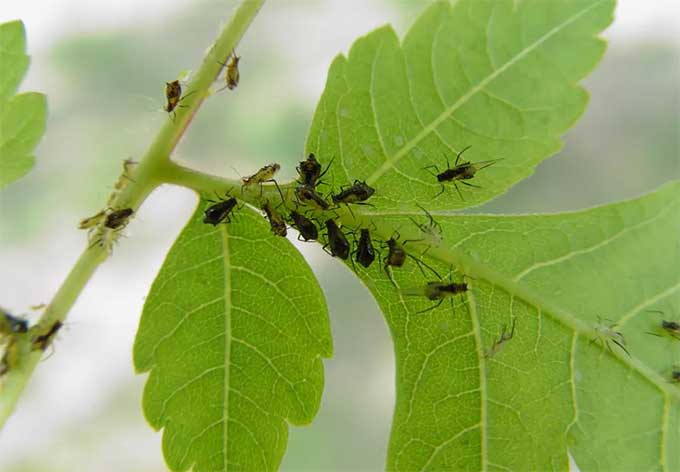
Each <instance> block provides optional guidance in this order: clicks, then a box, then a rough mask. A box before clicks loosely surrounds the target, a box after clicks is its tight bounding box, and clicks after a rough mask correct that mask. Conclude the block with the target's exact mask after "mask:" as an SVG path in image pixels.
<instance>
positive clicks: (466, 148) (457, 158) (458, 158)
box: [447, 144, 472, 166]
mask: <svg viewBox="0 0 680 472" xmlns="http://www.w3.org/2000/svg"><path fill="white" fill-rule="evenodd" d="M471 147H472V144H470V145H469V146H467V147H465V148H463V150H462V151H460V152H459V153H458V155H457V156H456V162H455V164H454V165H456V166H457V165H458V161H460V156H462V155H463V153H464V152H465V151H467V150H468V149H470V148H471ZM447 163H448V162H447Z"/></svg>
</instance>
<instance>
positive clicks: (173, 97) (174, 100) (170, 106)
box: [164, 80, 182, 113]
mask: <svg viewBox="0 0 680 472" xmlns="http://www.w3.org/2000/svg"><path fill="white" fill-rule="evenodd" d="M165 98H166V100H167V101H168V103H167V104H166V105H165V107H164V110H165V111H167V112H168V113H172V112H173V111H175V108H177V105H179V101H180V100H181V98H182V86H181V85H180V84H179V80H173V81H172V82H166V83H165Z"/></svg>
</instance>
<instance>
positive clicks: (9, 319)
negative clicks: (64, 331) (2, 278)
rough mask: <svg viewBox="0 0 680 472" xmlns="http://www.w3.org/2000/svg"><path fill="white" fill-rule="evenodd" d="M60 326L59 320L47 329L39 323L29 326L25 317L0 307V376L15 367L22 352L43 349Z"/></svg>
mask: <svg viewBox="0 0 680 472" xmlns="http://www.w3.org/2000/svg"><path fill="white" fill-rule="evenodd" d="M61 326H62V322H61V321H55V322H54V323H53V324H52V325H51V326H50V327H49V328H48V329H47V330H45V329H43V328H42V327H41V326H40V325H39V324H36V325H33V326H29V323H28V321H27V320H26V319H24V318H21V317H18V316H14V315H12V314H11V313H9V312H8V311H7V310H4V309H2V308H0V351H1V352H2V355H1V356H0V376H3V375H5V374H6V373H7V372H9V371H10V370H12V369H13V368H15V367H16V366H17V365H18V363H19V359H20V357H21V355H22V354H23V353H27V352H28V351H35V350H41V351H45V350H46V349H47V347H48V346H49V345H50V344H51V343H52V341H53V340H54V336H55V335H56V333H57V331H59V328H61Z"/></svg>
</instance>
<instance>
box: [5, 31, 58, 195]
mask: <svg viewBox="0 0 680 472" xmlns="http://www.w3.org/2000/svg"><path fill="white" fill-rule="evenodd" d="M28 64H29V57H28V56H27V55H26V32H25V31H24V25H23V23H22V22H21V21H12V22H9V23H3V24H0V66H1V68H2V74H0V188H1V187H4V186H5V185H7V184H9V183H11V182H14V181H15V180H17V179H19V178H20V177H22V176H24V175H25V174H26V173H27V172H28V171H29V170H31V168H32V167H33V165H34V162H35V158H34V157H33V155H32V154H31V153H32V151H33V148H35V146H36V145H37V144H38V142H39V141H40V138H41V137H42V135H43V133H44V132H45V122H46V119H47V102H46V99H45V96H44V95H43V94H41V93H35V92H28V93H22V94H19V95H15V93H16V91H17V88H18V87H19V84H20V83H21V79H22V78H23V77H24V75H25V74H26V71H27V70H28Z"/></svg>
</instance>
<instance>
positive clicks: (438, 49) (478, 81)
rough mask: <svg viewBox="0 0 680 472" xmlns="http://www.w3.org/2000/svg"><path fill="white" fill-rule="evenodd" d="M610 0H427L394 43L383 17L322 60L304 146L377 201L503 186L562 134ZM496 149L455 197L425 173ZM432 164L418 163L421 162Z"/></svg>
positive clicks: (472, 194)
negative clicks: (322, 82)
mask: <svg viewBox="0 0 680 472" xmlns="http://www.w3.org/2000/svg"><path fill="white" fill-rule="evenodd" d="M613 6H614V1H613V0H576V1H565V0H559V1H558V0H551V1H549V2H548V1H544V0H526V1H521V2H517V1H512V0H507V1H506V0H498V1H477V0H461V1H459V2H456V3H455V5H454V6H453V7H452V6H451V5H449V3H448V2H436V3H435V4H433V5H432V6H431V7H430V8H429V9H427V10H426V11H425V13H424V14H422V15H421V16H420V17H419V18H418V20H417V21H416V22H415V24H414V25H413V27H412V28H411V30H410V31H409V33H408V34H407V35H406V38H405V39H404V41H403V44H401V45H400V43H399V40H398V38H397V36H396V34H395V32H394V31H393V30H392V28H391V27H389V26H386V27H383V28H380V29H378V30H376V31H374V32H372V33H370V34H368V35H366V36H365V37H363V38H361V39H359V40H357V41H356V42H355V43H354V45H353V46H352V48H351V50H350V52H349V57H347V58H345V57H344V56H342V55H340V56H338V57H337V58H336V59H335V61H334V62H333V64H332V66H331V69H330V72H329V77H328V81H327V84H326V88H325V90H324V94H323V96H322V98H321V100H320V103H319V105H318V107H317V110H316V114H315V116H314V121H313V124H312V127H311V131H310V133H309V136H308V140H307V149H308V151H310V152H314V153H316V155H317V157H321V158H322V160H323V161H325V162H329V161H330V160H331V159H334V160H333V165H332V168H331V172H329V177H328V180H330V181H331V182H332V183H334V184H335V185H339V184H344V183H348V182H352V181H353V180H354V179H359V180H364V179H365V180H366V181H367V182H368V183H369V184H370V185H374V186H375V187H376V189H377V191H376V194H375V196H374V197H373V202H374V203H375V204H377V205H379V206H380V207H382V208H392V209H400V208H401V209H415V208H417V207H416V206H415V205H416V204H418V203H419V204H426V205H427V207H428V208H431V209H453V208H463V207H467V206H471V205H478V204H480V203H482V202H485V201H487V200H489V199H491V198H493V197H495V196H497V195H500V194H502V193H504V192H505V191H507V190H508V188H510V186H512V185H513V184H515V183H517V182H518V181H520V180H521V179H524V178H526V177H527V176H528V175H530V174H531V173H532V172H533V168H534V167H535V166H536V165H537V164H538V163H540V162H541V161H542V160H543V159H545V158H546V157H548V156H550V155H552V154H554V153H556V152H557V151H558V150H559V149H560V148H561V146H562V143H561V141H560V139H559V136H560V135H561V134H563V133H564V132H565V131H566V130H567V128H569V127H570V126H571V125H572V124H573V123H574V122H575V121H576V120H577V119H578V117H579V116H580V115H581V114H582V113H583V110H584V109H585V105H586V103H587V94H586V92H585V91H584V90H583V89H582V88H581V87H580V86H578V84H577V82H578V81H579V80H581V79H582V78H583V77H584V76H585V75H586V74H587V73H588V72H589V71H590V70H591V69H592V68H593V67H594V66H595V64H596V63H597V62H598V61H599V59H600V57H601V56H602V54H603V52H604V49H605V43H604V41H603V40H601V39H599V38H597V37H596V35H597V34H598V33H599V32H600V31H602V29H604V28H605V27H606V26H607V25H608V24H609V23H610V22H611V21H612V10H613ZM467 146H471V148H470V149H469V150H468V151H467V152H466V153H465V154H464V156H463V157H464V158H465V159H466V160H469V161H472V162H479V161H486V160H491V159H502V160H501V161H499V162H497V163H496V164H494V165H493V166H491V167H488V168H486V169H484V170H482V171H480V172H479V173H478V174H477V176H476V177H475V179H474V181H472V182H473V183H474V185H478V186H481V187H482V188H478V189H473V190H471V189H470V188H469V187H466V186H465V185H461V184H460V183H458V184H457V185H458V186H459V187H461V192H462V194H463V198H464V199H465V200H461V199H460V197H459V196H458V194H457V192H456V191H455V190H454V189H453V188H452V186H451V185H450V184H447V187H449V188H448V191H447V192H444V193H443V194H441V195H439V196H438V197H437V198H433V197H435V196H436V195H437V194H438V193H439V191H440V189H441V185H440V184H439V183H438V182H437V179H436V177H435V176H434V175H432V173H435V174H436V173H437V172H441V171H443V170H444V169H445V168H446V167H447V157H448V159H449V163H450V165H453V164H454V162H455V158H456V154H457V153H458V152H460V151H462V150H463V149H464V148H465V147H467ZM433 165H434V166H437V168H438V170H437V169H434V168H430V169H426V167H427V166H433Z"/></svg>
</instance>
